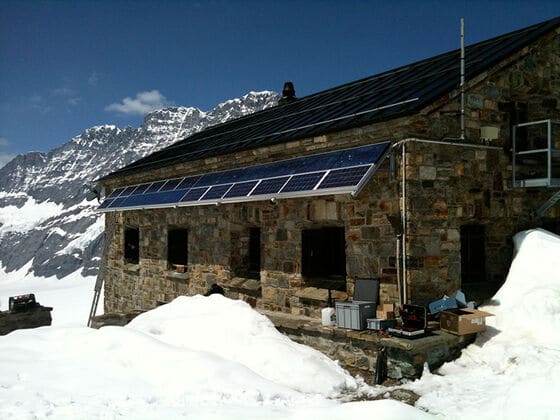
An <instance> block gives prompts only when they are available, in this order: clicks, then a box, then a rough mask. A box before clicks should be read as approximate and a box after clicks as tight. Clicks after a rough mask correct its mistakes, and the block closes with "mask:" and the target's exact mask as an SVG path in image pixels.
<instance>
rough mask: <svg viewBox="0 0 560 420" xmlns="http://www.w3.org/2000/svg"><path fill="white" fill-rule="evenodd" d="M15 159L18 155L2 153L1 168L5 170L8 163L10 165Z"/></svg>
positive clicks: (0, 157) (0, 156)
mask: <svg viewBox="0 0 560 420" xmlns="http://www.w3.org/2000/svg"><path fill="white" fill-rule="evenodd" d="M15 157H16V155H12V154H10V153H0V168H3V167H4V166H5V165H6V163H8V162H9V161H10V160H12V159H13V158H15Z"/></svg>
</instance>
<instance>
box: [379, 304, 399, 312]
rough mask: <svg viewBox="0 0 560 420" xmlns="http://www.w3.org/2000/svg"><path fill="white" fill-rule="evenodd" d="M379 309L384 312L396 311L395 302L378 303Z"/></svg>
mask: <svg viewBox="0 0 560 420" xmlns="http://www.w3.org/2000/svg"><path fill="white" fill-rule="evenodd" d="M377 310H378V311H383V312H395V304H394V303H383V304H381V305H377Z"/></svg>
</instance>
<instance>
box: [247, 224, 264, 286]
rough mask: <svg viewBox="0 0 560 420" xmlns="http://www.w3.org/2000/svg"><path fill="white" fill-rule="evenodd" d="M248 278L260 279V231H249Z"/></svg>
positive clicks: (255, 229) (251, 229) (253, 229)
mask: <svg viewBox="0 0 560 420" xmlns="http://www.w3.org/2000/svg"><path fill="white" fill-rule="evenodd" d="M248 251H249V253H248V258H247V259H248V273H247V274H248V276H247V277H248V278H250V279H260V277H261V229H260V228H250V229H249V247H248Z"/></svg>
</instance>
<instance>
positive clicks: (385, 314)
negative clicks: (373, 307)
mask: <svg viewBox="0 0 560 420" xmlns="http://www.w3.org/2000/svg"><path fill="white" fill-rule="evenodd" d="M375 317H376V318H377V319H395V313H394V312H393V311H382V310H379V309H378V310H377V311H375Z"/></svg>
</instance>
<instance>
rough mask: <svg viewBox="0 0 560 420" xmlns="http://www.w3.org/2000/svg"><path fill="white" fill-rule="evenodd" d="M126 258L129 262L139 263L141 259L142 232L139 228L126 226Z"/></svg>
mask: <svg viewBox="0 0 560 420" xmlns="http://www.w3.org/2000/svg"><path fill="white" fill-rule="evenodd" d="M124 260H125V262H127V263H129V264H138V262H139V261H140V233H139V230H138V228H135V227H125V229H124Z"/></svg>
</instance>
